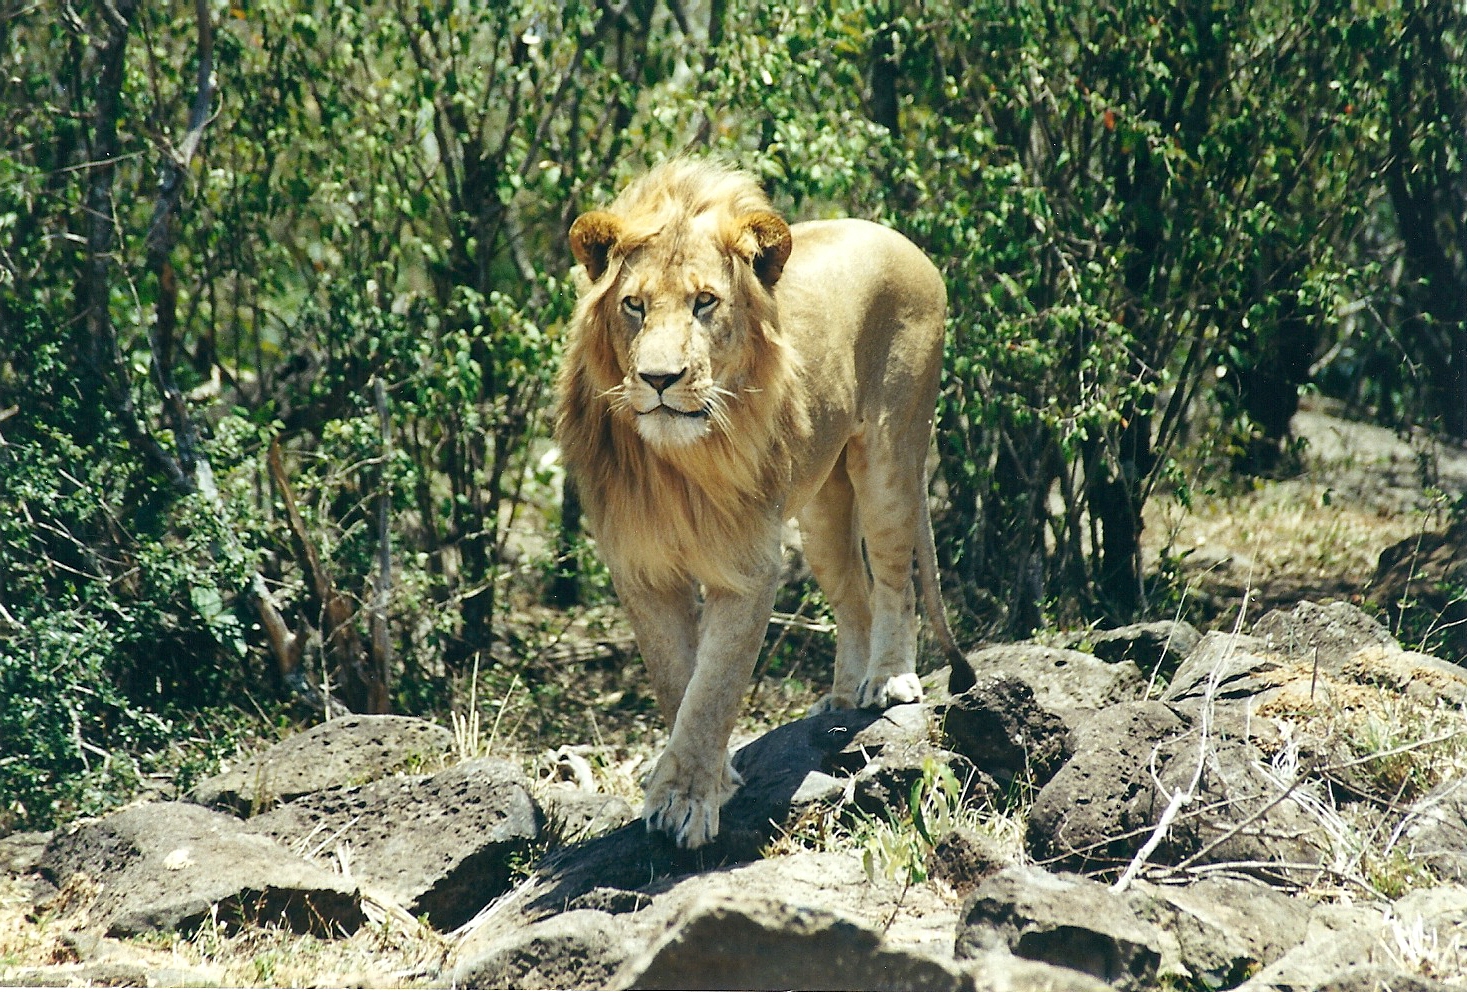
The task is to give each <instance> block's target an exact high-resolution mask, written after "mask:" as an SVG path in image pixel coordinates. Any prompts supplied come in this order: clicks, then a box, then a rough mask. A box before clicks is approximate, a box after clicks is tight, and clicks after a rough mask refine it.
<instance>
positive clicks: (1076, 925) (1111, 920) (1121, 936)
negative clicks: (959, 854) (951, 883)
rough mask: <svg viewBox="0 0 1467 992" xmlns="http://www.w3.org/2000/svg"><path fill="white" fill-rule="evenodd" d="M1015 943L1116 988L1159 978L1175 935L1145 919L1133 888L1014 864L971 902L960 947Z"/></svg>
mask: <svg viewBox="0 0 1467 992" xmlns="http://www.w3.org/2000/svg"><path fill="white" fill-rule="evenodd" d="M994 950H1007V951H1009V952H1010V953H1012V954H1015V955H1017V956H1018V957H1021V958H1027V959H1029V960H1031V961H1042V962H1044V963H1045V964H1050V965H1055V966H1057V967H1061V968H1069V969H1071V970H1073V971H1078V972H1082V973H1083V974H1086V975H1090V976H1092V977H1093V978H1097V979H1099V980H1101V981H1103V982H1106V983H1107V984H1109V985H1111V986H1112V987H1114V988H1119V989H1128V990H1129V989H1136V990H1139V989H1145V988H1153V987H1155V985H1156V984H1157V978H1158V974H1159V972H1160V969H1161V964H1162V960H1163V959H1164V958H1168V957H1171V958H1175V957H1176V956H1177V955H1176V952H1175V941H1173V940H1171V939H1170V938H1169V937H1168V935H1167V934H1166V933H1165V932H1163V931H1162V930H1161V928H1160V927H1158V926H1156V925H1155V924H1154V923H1151V922H1148V921H1146V920H1143V919H1141V918H1140V917H1139V916H1138V915H1137V914H1136V912H1135V910H1134V909H1133V907H1132V905H1131V900H1130V899H1128V898H1127V897H1126V895H1125V894H1122V893H1116V892H1112V891H1111V890H1110V889H1109V888H1108V887H1107V886H1105V885H1102V884H1100V883H1099V882H1092V881H1090V880H1089V879H1086V878H1082V877H1080V876H1078V875H1052V874H1050V873H1048V872H1045V871H1042V870H1040V869H1038V868H1027V867H1017V868H1008V869H1005V870H1004V871H1002V872H999V873H998V874H996V875H994V876H992V877H990V878H988V879H985V880H984V881H983V882H982V883H981V884H980V885H979V886H978V888H977V890H976V891H975V892H974V893H973V894H972V895H971V896H969V897H968V900H967V902H966V903H964V905H963V914H962V919H961V922H960V923H959V925H958V934H957V943H956V946H955V952H954V953H955V954H956V955H957V957H958V958H969V957H976V956H979V955H981V954H984V953H986V952H991V951H994Z"/></svg>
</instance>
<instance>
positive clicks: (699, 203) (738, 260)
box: [556, 159, 806, 585]
mask: <svg viewBox="0 0 1467 992" xmlns="http://www.w3.org/2000/svg"><path fill="white" fill-rule="evenodd" d="M570 243H571V249H572V251H573V252H574V254H575V257H576V260H577V261H578V262H579V263H580V265H581V271H580V275H579V278H580V298H579V300H578V302H577V306H576V311H575V316H574V318H573V320H572V325H571V328H570V335H569V339H568V342H567V347H566V354H565V361H564V366H563V368H562V370H561V375H560V381H559V393H560V405H559V410H558V414H557V430H556V433H557V435H558V437H559V440H560V443H561V446H562V449H563V451H564V455H565V460H566V464H567V466H568V467H569V468H570V469H571V471H572V474H573V475H574V476H575V477H576V478H577V480H578V481H579V482H580V483H581V485H582V489H583V493H584V494H585V495H586V496H587V506H588V509H590V510H591V512H592V518H593V525H595V526H597V527H598V530H599V534H598V539H599V541H600V543H601V546H602V550H603V553H606V554H609V555H614V556H617V557H619V558H620V559H621V560H623V561H625V562H632V561H634V560H636V561H640V560H643V559H645V560H646V561H648V562H649V563H650V562H651V561H652V560H653V559H666V558H667V557H668V555H667V553H666V552H667V546H668V545H671V546H676V547H680V548H681V549H682V551H683V553H684V554H685V555H687V556H688V557H689V558H690V559H692V558H697V557H699V556H701V555H706V556H707V557H708V559H709V562H708V567H707V568H702V569H699V568H697V567H696V562H693V561H688V562H685V563H684V564H686V565H688V566H689V570H690V571H692V573H693V574H697V575H698V576H699V578H700V579H701V580H702V581H705V582H715V583H728V584H732V585H737V584H738V583H739V582H740V581H741V576H742V575H743V574H745V573H746V572H747V569H746V568H745V567H744V566H745V565H747V564H748V563H746V562H741V561H738V560H737V559H738V558H739V557H740V556H741V553H735V552H733V551H732V549H733V548H735V547H738V546H739V545H747V544H748V543H750V542H749V541H748V540H747V534H744V533H742V530H743V529H744V528H746V527H749V526H751V525H752V523H753V520H754V519H755V518H757V517H760V516H761V515H760V514H755V513H751V510H752V509H753V505H754V504H755V503H757V502H758V501H759V500H761V499H766V498H767V497H768V494H770V493H773V492H777V491H779V489H780V488H781V485H782V483H783V482H784V481H785V480H787V479H788V477H789V474H790V466H789V464H788V457H787V449H788V444H787V441H788V439H789V438H790V437H791V436H793V434H794V433H795V432H797V431H798V430H799V429H800V425H801V424H802V422H805V421H806V415H805V412H804V402H803V400H802V399H801V398H800V396H799V394H798V390H797V389H796V388H795V376H796V370H797V368H798V358H797V356H796V355H795V352H794V350H793V349H792V348H791V347H790V345H789V343H788V342H787V341H786V340H785V338H784V336H783V334H782V332H781V330H780V324H779V314H778V308H777V306H776V304H775V298H774V292H773V290H774V286H775V283H776V282H777V281H778V279H779V276H780V272H781V271H782V269H783V267H784V264H785V261H786V259H787V258H788V257H789V253H790V249H791V245H792V241H791V236H790V229H789V227H788V225H786V224H785V222H784V221H783V220H782V219H780V217H779V216H778V215H777V214H775V213H774V212H773V211H772V210H771V209H770V204H769V200H768V198H767V197H765V195H764V193H763V191H762V190H760V188H759V186H758V184H757V183H756V182H755V181H754V180H753V179H752V178H751V177H750V176H748V175H747V174H745V173H742V172H738V171H734V170H731V169H727V168H724V167H722V166H719V165H716V164H711V163H707V162H694V161H689V160H685V159H676V160H673V161H672V162H669V163H667V164H666V165H663V166H662V167H660V168H658V169H654V170H653V171H652V172H649V173H648V174H647V175H645V176H643V177H642V178H641V179H640V180H638V181H637V182H635V183H633V184H632V185H631V186H629V187H628V188H627V189H626V190H625V191H624V192H623V193H622V194H621V195H620V196H619V197H617V198H616V200H615V201H614V202H613V203H612V204H611V206H610V207H608V208H607V209H606V210H597V211H592V212H590V213H587V214H584V215H582V216H581V217H580V218H578V219H577V220H576V222H575V224H573V225H572V227H571V231H570ZM695 521H696V522H697V527H696V529H695V527H694V522H695ZM721 532H722V533H721ZM654 542H656V543H659V544H661V545H662V547H661V548H660V549H659V550H658V551H657V552H656V553H653V551H652V549H651V545H652V544H653V543H654ZM643 552H645V553H643ZM719 556H724V557H726V558H728V560H727V561H726V563H725V564H724V565H722V566H719V567H716V568H715V567H714V565H713V561H714V559H716V558H717V557H719ZM634 567H637V568H643V567H645V568H653V565H652V564H647V565H645V566H641V565H638V566H634ZM649 578H651V576H649Z"/></svg>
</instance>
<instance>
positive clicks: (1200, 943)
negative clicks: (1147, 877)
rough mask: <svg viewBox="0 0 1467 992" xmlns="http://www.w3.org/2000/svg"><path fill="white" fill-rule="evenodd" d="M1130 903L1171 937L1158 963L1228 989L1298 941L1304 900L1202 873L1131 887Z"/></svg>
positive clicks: (1201, 983)
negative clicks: (1172, 947)
mask: <svg viewBox="0 0 1467 992" xmlns="http://www.w3.org/2000/svg"><path fill="white" fill-rule="evenodd" d="M1132 891H1133V895H1132V900H1133V902H1132V905H1134V906H1136V912H1137V914H1138V915H1139V916H1141V917H1142V918H1143V919H1146V920H1149V921H1151V922H1152V923H1155V924H1156V925H1157V926H1159V927H1161V929H1162V930H1163V931H1165V932H1166V933H1167V934H1168V935H1170V936H1171V937H1172V939H1173V940H1175V941H1176V953H1177V956H1178V959H1177V961H1176V962H1175V963H1173V962H1170V961H1165V962H1164V963H1163V967H1164V969H1166V970H1169V971H1171V972H1173V973H1175V974H1178V975H1179V976H1181V977H1184V978H1186V979H1187V980H1188V981H1189V982H1190V983H1191V985H1192V986H1194V987H1201V988H1209V989H1219V988H1232V987H1233V986H1235V985H1237V984H1238V983H1239V982H1242V981H1243V980H1244V979H1246V978H1247V977H1248V976H1249V975H1252V974H1255V973H1257V972H1258V971H1259V970H1260V969H1261V968H1263V967H1264V966H1266V965H1269V964H1271V963H1272V962H1274V961H1276V960H1278V959H1279V958H1280V957H1282V956H1283V955H1284V954H1286V953H1288V952H1289V951H1290V950H1292V949H1293V948H1294V947H1295V946H1297V945H1298V944H1299V943H1301V942H1302V941H1303V940H1304V938H1305V936H1306V934H1307V931H1308V922H1309V909H1310V907H1309V904H1308V903H1306V902H1304V901H1303V900H1301V899H1295V898H1292V897H1290V896H1288V895H1285V894H1284V893H1283V892H1281V891H1279V890H1278V889H1275V888H1273V887H1271V886H1269V885H1266V884H1264V883H1262V882H1258V881H1254V880H1252V879H1243V878H1228V877H1225V876H1221V875H1215V876H1210V877H1204V878H1202V879H1200V880H1198V881H1196V882H1192V883H1190V884H1188V885H1150V884H1148V883H1146V882H1138V883H1135V884H1134V885H1133V889H1132Z"/></svg>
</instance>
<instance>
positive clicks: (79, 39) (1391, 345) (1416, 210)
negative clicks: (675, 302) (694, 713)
mask: <svg viewBox="0 0 1467 992" xmlns="http://www.w3.org/2000/svg"><path fill="white" fill-rule="evenodd" d="M1464 42H1467V37H1464V14H1463V10H1462V8H1461V6H1460V5H1454V4H1452V3H1449V2H1446V0H1427V2H1418V0H1404V2H1402V3H1399V4H1374V3H1370V2H1366V0H1251V2H1248V3H1243V4H1230V3H1221V2H1217V3H1214V2H1210V0H1184V2H1182V3H1171V2H1168V3H1161V2H1158V0H1141V2H1137V3H1130V4H1123V5H1119V6H1117V5H1112V4H1106V3H1100V2H1093V0H1066V2H1059V0H979V2H976V3H969V2H957V0H928V2H909V3H898V2H873V0H815V2H810V3H804V4H798V5H781V4H765V3H758V2H752V0H748V2H746V0H690V2H680V0H619V2H612V0H592V2H584V0H555V2H551V0H501V2H495V3H487V4H486V3H481V2H480V3H470V2H462V0H373V2H365V3H358V2H347V0H310V2H306V3H296V2H288V0H251V2H248V3H246V2H244V0H236V2H235V3H228V2H216V0H197V2H196V3H192V4H190V3H184V2H172V3H163V4H142V3H139V2H137V0H113V2H112V3H110V4H80V3H73V2H70V0H48V2H44V3H33V2H29V0H0V62H3V66H0V68H3V71H0V833H3V832H5V831H7V830H9V829H18V828H23V827H38V826H46V825H50V824H53V823H55V822H58V821H60V820H62V819H65V818H67V817H69V816H73V815H75V814H77V813H81V812H93V811H97V810H100V809H103V808H106V807H107V806H109V805H113V804H115V803H117V802H119V801H122V800H124V799H126V798H128V797H129V796H131V795H133V794H135V793H136V792H137V791H138V790H139V789H143V788H145V787H148V786H149V784H150V783H154V784H156V783H157V782H159V781H164V780H166V781H167V782H169V783H171V784H172V787H174V788H180V787H186V786H187V785H188V784H189V783H190V782H191V781H192V780H193V779H194V778H196V777H197V776H199V775H201V774H204V773H206V772H207V771H208V770H210V769H211V768H212V767H214V766H215V765H216V764H217V762H218V761H219V760H220V758H221V757H224V756H226V755H228V754H229V753H231V752H232V750H233V748H234V747H235V746H236V744H237V742H238V741H240V740H241V739H243V738H245V737H248V736H250V735H266V736H269V735H271V734H273V733H277V732H283V731H284V729H285V728H287V727H289V726H291V725H293V724H294V723H295V722H296V721H299V720H302V719H312V718H318V717H319V716H320V714H321V712H322V711H323V710H324V709H328V708H329V707H330V706H331V700H332V699H339V700H341V701H342V702H345V703H346V704H349V705H352V706H353V707H354V708H359V709H378V710H382V709H391V710H393V711H398V712H409V713H425V714H439V715H440V716H441V715H442V714H443V713H445V712H446V711H447V710H448V709H450V708H451V707H454V706H457V705H461V701H462V699H463V698H464V697H465V696H466V694H467V693H468V692H469V690H470V688H473V689H474V690H475V691H476V692H477V691H478V685H479V684H480V683H485V689H484V692H483V697H484V698H492V697H494V696H495V695H496V694H505V693H507V692H512V691H516V690H517V691H519V692H521V693H524V694H526V695H527V696H528V698H529V699H530V700H531V701H532V702H533V704H534V705H533V706H531V707H528V708H527V711H526V712H527V713H530V714H532V715H530V716H528V717H522V718H521V723H522V724H524V726H522V727H520V728H518V730H519V732H523V733H524V734H527V735H531V736H533V735H535V734H552V735H553V734H557V733H559V734H565V733H570V734H576V733H586V734H591V733H599V732H600V729H599V728H597V727H596V726H594V725H592V726H580V725H572V724H568V723H566V722H564V721H566V720H569V718H568V717H562V716H557V715H556V714H557V712H558V710H557V707H558V706H559V703H558V701H559V700H560V699H561V698H562V697H563V696H564V695H565V694H566V693H567V692H570V691H573V690H574V689H575V688H577V686H576V683H585V684H582V685H579V689H580V691H587V688H586V686H587V685H589V686H590V687H591V688H590V691H593V692H595V691H599V690H598V689H597V687H598V686H601V685H602V682H603V681H604V682H606V684H607V685H608V686H610V687H611V688H610V689H609V690H608V691H611V692H612V694H613V695H615V693H618V692H621V691H622V690H617V689H615V687H614V685H615V684H614V680H613V679H612V678H611V675H610V674H609V673H608V671H606V670H605V669H606V668H607V667H608V666H607V665H606V664H605V660H604V658H603V662H602V663H601V664H602V667H601V668H600V669H598V668H597V667H596V665H595V664H587V665H586V666H584V667H581V668H577V667H576V665H577V664H579V663H577V662H573V661H570V662H567V661H556V660H555V659H557V658H560V657H561V656H560V655H557V654H555V649H556V648H557V647H559V646H564V644H565V643H568V642H569V641H573V640H575V639H577V638H580V639H584V640H587V641H591V642H595V641H597V640H598V638H599V639H605V638H606V637H609V636H611V635H610V633H609V632H610V629H611V627H612V626H614V621H613V620H611V619H609V617H611V616H613V614H611V613H610V612H609V611H607V610H606V609H605V608H604V607H605V606H606V604H607V602H608V599H609V595H610V594H609V591H608V588H607V583H606V580H605V577H604V575H602V574H601V573H600V572H599V570H598V566H597V565H596V563H595V557H594V553H593V551H592V550H591V548H592V545H593V542H592V541H591V540H590V539H589V538H587V537H586V536H585V535H584V534H583V533H582V532H581V530H580V526H579V514H578V510H577V507H576V502H575V497H574V493H573V492H567V491H565V489H564V486H563V481H562V478H561V474H560V472H559V468H558V464H557V461H556V459H555V456H554V450H553V447H552V446H551V444H550V441H549V438H548V427H547V423H546V410H547V402H548V393H549V388H550V380H551V376H552V374H553V370H554V369H555V367H556V365H557V361H558V355H559V349H560V343H561V335H562V333H563V330H564V326H565V322H566V319H567V316H568V314H569V310H570V306H571V302H572V292H571V289H570V286H569V281H568V275H567V274H568V270H569V267H570V265H571V259H570V258H569V255H568V252H567V249H566V246H565V238H564V234H565V231H566V229H567V228H568V226H569V224H570V222H571V221H572V220H573V219H574V217H575V216H576V215H577V213H578V212H580V211H581V210H583V209H587V208H589V207H591V206H594V205H597V204H600V203H604V202H605V201H606V200H607V199H608V198H609V197H610V196H611V195H613V193H614V191H615V190H616V189H617V188H619V187H620V185H621V184H622V183H624V182H625V181H626V180H627V179H628V178H630V177H631V176H633V175H635V174H637V173H638V172H640V171H642V170H643V169H645V168H646V167H647V166H648V165H650V164H652V163H654V162H656V161H658V160H661V159H663V158H665V157H667V156H669V155H673V154H678V153H682V152H693V153H697V154H716V155H720V156H722V157H724V158H726V159H728V160H730V161H733V162H736V163H738V164H740V165H742V166H744V167H747V168H749V169H751V170H753V171H754V172H755V173H756V174H757V175H759V176H760V177H761V178H762V179H763V180H764V181H765V182H766V185H767V187H768V188H769V190H770V191H771V193H772V195H773V196H774V198H775V200H776V203H777V204H778V205H779V207H780V208H781V209H782V210H784V211H785V212H786V213H787V214H788V215H789V216H791V217H792V218H813V217H821V216H834V215H841V214H856V215H860V216H866V217H871V218H874V219H877V220H881V221H883V222H885V223H887V224H890V225H892V226H893V227H896V228H898V229H899V230H901V231H903V232H904V233H906V234H907V235H908V236H910V237H911V238H912V239H914V240H915V241H916V242H917V243H918V244H920V245H921V246H923V247H924V248H925V249H926V250H927V251H928V252H929V253H930V254H931V255H932V256H933V257H934V258H935V259H936V260H938V262H939V264H940V265H941V266H942V268H943V270H944V273H945V275H946V278H947V284H948V287H949V293H950V300H951V304H950V335H949V355H948V362H947V376H946V379H945V383H944V386H943V392H942V396H941V401H940V409H939V420H938V429H937V456H938V470H937V472H936V479H935V485H934V493H935V496H936V497H937V500H938V510H937V527H938V530H939V545H940V548H941V551H942V557H943V561H942V566H943V571H944V573H945V575H946V576H947V577H948V579H949V581H950V586H949V588H948V589H947V590H946V592H947V596H948V601H949V606H950V609H951V610H952V612H953V613H954V618H955V620H956V622H957V626H958V628H959V630H960V632H961V633H962V635H963V638H964V639H967V640H976V639H979V638H984V637H1016V636H1023V635H1026V634H1028V633H1029V632H1031V631H1033V630H1034V629H1036V628H1038V627H1041V626H1044V625H1048V624H1085V623H1106V624H1110V623H1117V622H1122V621H1126V620H1130V619H1132V618H1136V617H1144V616H1149V615H1160V614H1161V613H1163V612H1166V613H1167V614H1168V615H1170V613H1172V612H1174V611H1175V610H1176V609H1177V608H1178V604H1179V597H1178V594H1177V589H1176V587H1175V575H1174V574H1173V573H1172V572H1169V571H1168V570H1166V569H1164V568H1153V569H1150V570H1149V571H1148V569H1147V568H1145V567H1143V560H1144V559H1143V554H1142V533H1143V520H1144V511H1145V508H1146V506H1147V504H1148V501H1151V500H1153V499H1154V498H1155V497H1156V496H1157V495H1158V494H1159V493H1164V494H1168V495H1169V496H1173V497H1177V498H1180V499H1182V500H1183V501H1184V502H1185V500H1186V499H1187V498H1188V495H1189V492H1190V487H1191V486H1192V485H1194V480H1195V478H1196V475H1195V473H1193V472H1192V471H1191V470H1190V469H1189V467H1188V462H1187V459H1189V458H1196V457H1201V458H1204V459H1210V460H1211V461H1212V462H1213V463H1215V464H1217V465H1221V466H1222V467H1223V468H1225V469H1226V470H1227V471H1229V472H1233V473H1238V474H1240V475H1241V476H1242V477H1247V476H1248V475H1250V474H1281V473H1288V472H1290V471H1292V470H1294V469H1295V468H1296V467H1297V461H1298V457H1299V450H1298V445H1297V444H1295V443H1294V441H1293V439H1292V437H1291V435H1290V433H1289V419H1290V416H1291V415H1292V414H1293V412H1294V411H1295V409H1296V408H1297V404H1298V401H1299V397H1300V395H1301V393H1307V392H1311V391H1312V392H1317V393H1322V394H1324V395H1326V396H1329V397H1333V398H1336V399H1338V400H1339V401H1341V402H1342V403H1343V404H1344V406H1345V408H1346V409H1347V410H1348V411H1349V412H1350V413H1351V414H1352V415H1355V416H1358V417H1361V418H1368V419H1373V420H1375V421H1378V422H1380V423H1383V424H1387V425H1391V426H1403V425H1425V426H1426V427H1428V428H1430V429H1433V430H1435V431H1438V432H1440V433H1441V434H1442V435H1443V436H1445V437H1447V438H1449V439H1450V438H1454V439H1458V440H1462V439H1467V328H1464V321H1467V174H1464V167H1463V160H1462V156H1463V143H1462V135H1463V134H1464V133H1467V79H1464V73H1467V68H1464V66H1467V51H1464V48H1467V44H1464ZM272 452H273V459H272ZM1199 452H1200V455H1199V454H1198V453H1199ZM272 461H273V462H274V467H273V468H272ZM384 559H385V561H386V568H384V567H383V562H384ZM786 597H787V600H788V601H782V603H781V609H782V610H784V611H786V612H787V613H789V614H792V615H793V617H794V619H795V621H800V622H794V621H791V622H789V623H786V624H784V625H782V626H777V627H776V628H774V629H772V630H771V645H770V651H769V652H768V657H767V659H766V661H765V662H763V663H762V666H763V667H762V668H761V672H760V682H761V684H762V683H763V681H764V679H765V678H766V677H769V676H774V677H776V679H778V678H783V677H786V676H789V675H790V674H791V672H792V671H794V670H795V669H798V668H799V665H800V664H802V662H800V661H799V657H800V656H799V654H798V651H806V652H809V651H811V650H814V651H815V653H816V654H817V655H818V654H819V650H820V649H819V645H820V644H821V643H824V641H822V640H821V639H822V638H828V630H824V629H823V627H822V623H821V620H822V614H821V605H820V600H819V596H818V592H816V591H815V590H814V589H813V587H811V586H809V584H808V583H804V584H799V583H797V584H796V585H795V586H794V587H793V589H792V591H791V592H789V593H787V594H786ZM547 604H548V605H547ZM1183 608H1185V606H1184V605H1183ZM802 618H803V619H802ZM812 644H813V645H815V647H814V648H811V645H812ZM797 649H798V650H797ZM572 656H573V652H572ZM627 660H628V659H626V658H623V657H617V656H613V657H612V659H611V662H610V664H609V667H610V668H611V669H616V668H618V667H620V666H621V665H622V664H623V663H625V662H626V661H627ZM817 667H818V666H817ZM808 668H809V665H808V664H806V670H803V674H804V675H805V676H806V677H818V673H812V672H810V671H808ZM598 680H600V681H598ZM506 698H507V697H506ZM607 698H611V697H610V696H608V697H607ZM616 700H618V701H619V705H620V707H621V709H622V710H623V711H625V713H626V714H627V716H626V720H627V726H628V727H631V728H632V730H633V732H636V729H637V728H639V727H642V722H641V721H642V720H643V719H644V717H646V716H647V715H648V714H650V703H648V702H647V701H646V700H645V699H643V700H642V701H641V702H640V703H638V702H637V701H636V700H626V699H623V698H622V696H616Z"/></svg>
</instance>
